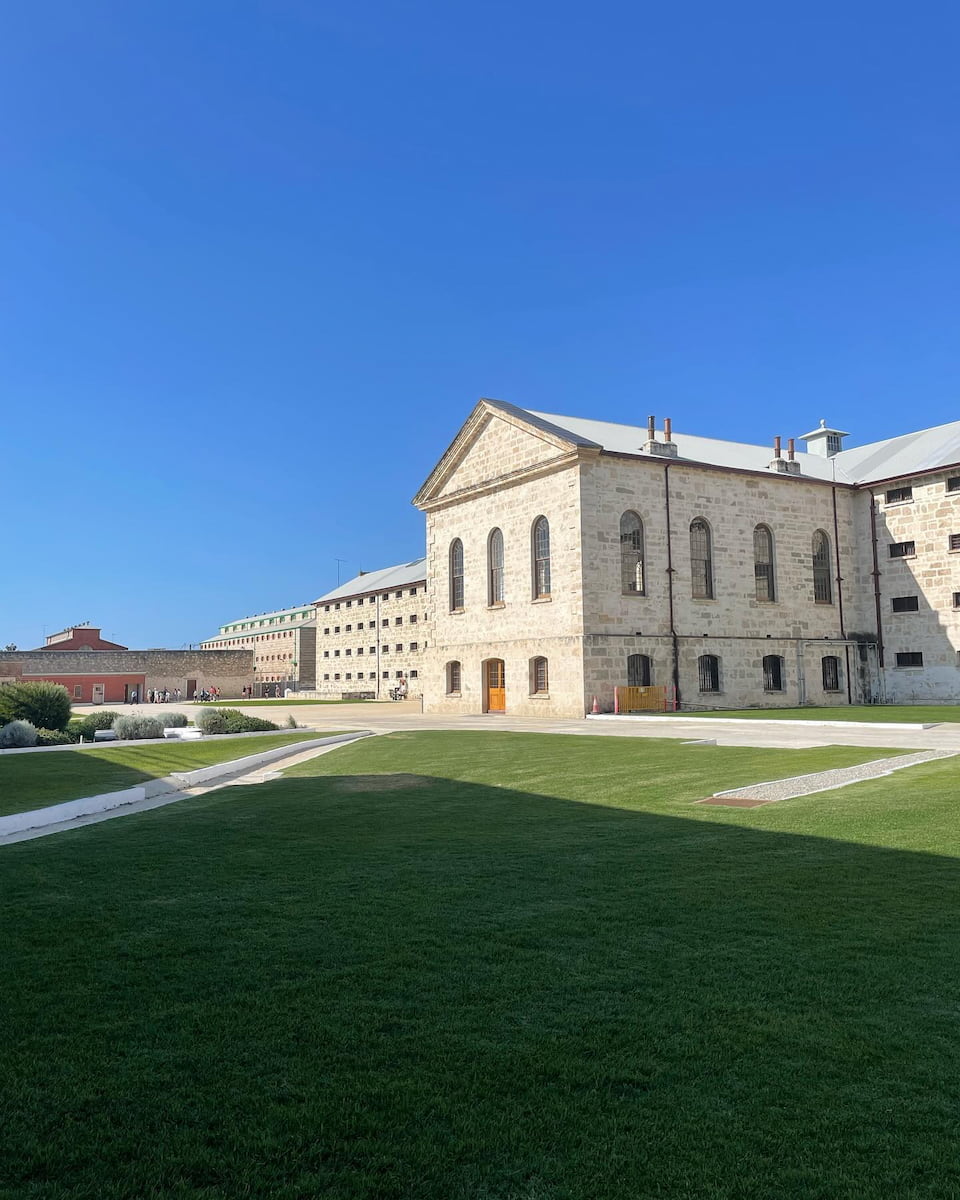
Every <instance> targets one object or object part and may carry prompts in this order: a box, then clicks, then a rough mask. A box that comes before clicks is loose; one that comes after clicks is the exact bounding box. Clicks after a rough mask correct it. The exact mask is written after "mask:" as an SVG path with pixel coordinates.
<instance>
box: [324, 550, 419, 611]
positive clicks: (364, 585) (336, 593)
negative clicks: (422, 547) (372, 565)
mask: <svg viewBox="0 0 960 1200" xmlns="http://www.w3.org/2000/svg"><path fill="white" fill-rule="evenodd" d="M426 578H427V560H426V558H415V559H414V560H413V562H408V563H400V564H399V565H398V566H395V567H381V569H380V570H379V571H361V572H360V574H359V575H355V576H354V577H353V579H348V580H347V582H346V583H341V584H339V585H338V586H337V587H335V588H334V589H333V591H332V592H327V593H326V594H325V595H323V596H321V597H320V599H319V600H315V601H314V603H315V604H329V603H330V601H331V600H344V599H348V598H350V597H352V596H365V595H366V594H367V593H368V592H380V591H384V592H386V591H389V590H390V588H395V587H407V585H408V584H414V583H423V582H424V580H425V579H426Z"/></svg>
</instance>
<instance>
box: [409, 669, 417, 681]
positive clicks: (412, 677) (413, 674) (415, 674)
mask: <svg viewBox="0 0 960 1200" xmlns="http://www.w3.org/2000/svg"><path fill="white" fill-rule="evenodd" d="M410 678H411V679H416V678H417V672H416V671H411V672H410Z"/></svg>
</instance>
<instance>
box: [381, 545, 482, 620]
mask: <svg viewBox="0 0 960 1200" xmlns="http://www.w3.org/2000/svg"><path fill="white" fill-rule="evenodd" d="M450 608H451V609H453V610H454V611H457V610H458V609H461V608H463V542H461V541H460V539H459V538H454V539H453V542H452V543H451V545H450ZM384 623H385V624H386V622H384Z"/></svg>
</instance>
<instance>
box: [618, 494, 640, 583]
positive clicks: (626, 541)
mask: <svg viewBox="0 0 960 1200" xmlns="http://www.w3.org/2000/svg"><path fill="white" fill-rule="evenodd" d="M620 590H621V591H622V592H623V593H624V595H627V594H628V593H632V594H633V595H636V596H642V595H644V593H645V591H646V587H645V585H644V582H643V522H642V521H641V520H640V518H639V516H637V514H636V513H635V512H625V513H624V514H623V516H622V517H621V518H620Z"/></svg>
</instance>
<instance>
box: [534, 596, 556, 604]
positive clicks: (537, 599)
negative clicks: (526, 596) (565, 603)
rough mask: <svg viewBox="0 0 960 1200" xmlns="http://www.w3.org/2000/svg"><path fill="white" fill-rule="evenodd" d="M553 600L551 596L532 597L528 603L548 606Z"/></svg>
mask: <svg viewBox="0 0 960 1200" xmlns="http://www.w3.org/2000/svg"><path fill="white" fill-rule="evenodd" d="M552 600H553V597H552V596H534V598H533V599H532V600H531V601H530V603H531V604H550V603H551V601H552Z"/></svg>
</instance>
